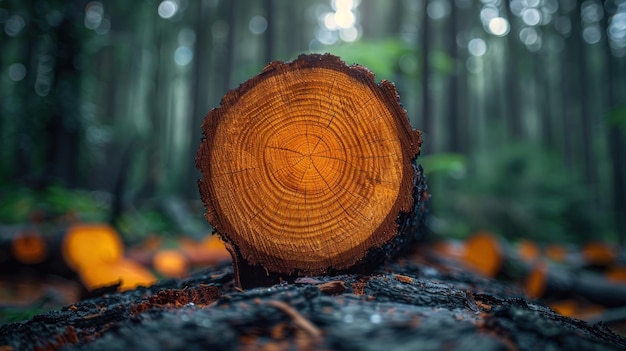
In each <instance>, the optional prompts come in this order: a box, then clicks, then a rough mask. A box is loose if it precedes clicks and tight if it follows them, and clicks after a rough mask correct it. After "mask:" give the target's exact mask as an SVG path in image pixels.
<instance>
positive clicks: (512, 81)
mask: <svg viewBox="0 0 626 351" xmlns="http://www.w3.org/2000/svg"><path fill="white" fill-rule="evenodd" d="M504 4H505V6H506V12H507V16H508V18H509V19H513V18H515V15H514V14H513V12H512V11H511V6H510V3H509V1H505V2H504ZM515 22H516V21H510V26H511V29H510V30H511V32H510V34H509V35H508V40H507V45H508V51H507V57H506V64H507V66H508V67H509V68H508V69H506V70H505V89H506V95H505V96H506V103H507V116H505V118H504V121H505V129H506V130H507V132H508V133H509V135H511V136H512V137H513V138H515V139H519V138H521V137H522V135H523V125H524V124H523V121H522V113H521V111H520V110H521V105H520V94H521V92H520V84H522V81H521V80H520V74H521V73H522V72H520V70H521V69H523V68H521V67H520V62H519V60H518V59H519V57H520V56H521V55H522V52H526V49H525V48H523V47H522V45H523V44H522V42H521V41H520V39H519V37H518V33H519V29H518V28H517V27H515V26H514V24H515Z"/></svg>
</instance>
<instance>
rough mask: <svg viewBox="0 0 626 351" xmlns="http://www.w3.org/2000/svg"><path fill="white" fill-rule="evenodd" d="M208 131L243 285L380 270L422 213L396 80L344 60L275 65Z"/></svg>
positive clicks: (208, 185) (213, 178)
mask: <svg viewBox="0 0 626 351" xmlns="http://www.w3.org/2000/svg"><path fill="white" fill-rule="evenodd" d="M202 131H203V135H204V138H203V140H202V143H201V144H200V148H199V150H198V154H197V158H196V166H197V168H198V169H199V170H200V171H201V172H202V178H201V179H200V180H199V188H200V194H201V198H202V200H203V202H204V204H205V207H206V210H207V213H206V218H207V220H208V221H209V222H210V223H211V224H212V225H213V227H214V228H215V230H216V232H217V233H219V234H220V235H221V236H222V237H223V238H224V240H225V242H226V243H227V247H228V249H229V251H230V252H231V254H232V256H233V261H234V264H235V269H236V271H237V280H238V283H239V285H240V286H244V287H245V286H254V285H258V284H261V285H262V284H271V283H274V282H276V281H277V280H280V279H291V278H293V277H296V276H302V275H313V274H324V273H330V272H339V271H346V270H354V269H358V268H363V267H366V266H370V267H371V266H373V265H374V264H376V263H380V262H381V260H382V259H384V258H385V256H386V255H387V254H388V252H387V251H389V250H390V249H393V248H390V244H391V246H396V244H398V243H399V242H405V241H407V240H406V238H407V237H408V235H409V234H408V233H407V232H410V231H414V230H415V225H408V226H407V225H404V223H406V222H407V221H409V222H411V223H412V224H415V223H413V222H415V220H414V218H415V217H420V218H421V214H423V212H424V211H423V204H421V205H420V208H419V209H417V210H416V208H415V206H416V204H417V203H418V202H420V199H422V198H424V197H426V195H425V185H424V182H423V177H422V176H421V169H419V168H417V167H415V166H414V164H413V161H414V160H415V159H416V157H417V155H418V154H419V152H420V145H421V132H420V131H417V130H413V129H411V126H410V125H409V121H408V118H407V115H406V111H405V110H404V109H403V108H402V106H401V105H400V103H399V98H398V94H397V91H396V89H395V87H394V86H393V84H392V83H390V82H388V81H382V82H381V83H380V84H376V83H375V81H374V75H373V74H372V73H371V72H370V71H368V70H367V69H365V68H363V67H361V66H358V65H353V66H347V65H345V63H344V62H342V61H341V60H340V59H339V58H338V57H335V56H332V55H329V54H325V55H317V54H311V55H301V56H300V57H298V59H297V60H295V61H293V62H287V63H284V62H280V61H277V62H272V63H270V64H269V65H268V66H267V67H265V69H264V70H263V71H262V72H261V73H260V74H259V75H258V76H255V77H254V78H252V79H250V80H249V81H247V82H245V83H243V84H242V85H241V86H239V88H237V89H235V90H232V91H229V92H228V93H227V94H226V95H225V96H224V98H223V99H222V102H221V106H220V107H219V108H216V109H213V110H211V111H210V112H209V114H208V115H207V117H206V118H205V120H204V123H203V124H202ZM418 173H419V174H418ZM418 222H419V221H418Z"/></svg>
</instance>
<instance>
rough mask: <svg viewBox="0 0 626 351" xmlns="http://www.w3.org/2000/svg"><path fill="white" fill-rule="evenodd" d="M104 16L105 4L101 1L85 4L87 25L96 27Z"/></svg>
mask: <svg viewBox="0 0 626 351" xmlns="http://www.w3.org/2000/svg"><path fill="white" fill-rule="evenodd" d="M103 18H104V6H102V3H100V2H99V1H91V2H89V3H88V4H87V6H85V27H86V28H89V29H96V28H98V26H99V25H100V22H102V19H103Z"/></svg>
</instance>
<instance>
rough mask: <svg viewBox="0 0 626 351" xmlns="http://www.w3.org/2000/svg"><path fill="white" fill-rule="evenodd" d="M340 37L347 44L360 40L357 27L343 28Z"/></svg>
mask: <svg viewBox="0 0 626 351" xmlns="http://www.w3.org/2000/svg"><path fill="white" fill-rule="evenodd" d="M339 37H340V38H341V40H343V41H346V42H353V41H355V40H357V39H358V38H359V30H358V29H357V28H356V27H350V28H342V29H341V30H340V31H339Z"/></svg>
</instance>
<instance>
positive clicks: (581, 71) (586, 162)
mask: <svg viewBox="0 0 626 351" xmlns="http://www.w3.org/2000/svg"><path fill="white" fill-rule="evenodd" d="M580 11H581V9H580V6H578V7H577V8H576V9H575V12H574V15H573V16H572V37H573V38H574V41H576V42H577V43H576V45H575V49H576V57H577V58H578V60H579V61H578V70H577V73H578V83H577V86H578V87H579V89H578V94H576V99H578V100H579V101H580V113H581V115H580V122H581V123H580V127H581V133H582V135H581V137H582V145H581V147H579V148H578V149H579V150H581V153H582V156H583V164H582V167H583V169H582V171H583V175H584V177H585V178H584V180H585V183H586V184H587V186H588V187H589V190H590V191H591V194H596V193H597V191H596V189H597V184H596V182H597V177H596V174H595V169H596V167H595V164H594V162H593V158H592V155H593V149H594V147H593V142H592V140H591V135H592V130H593V125H592V123H591V111H590V109H589V94H588V91H587V90H588V89H593V87H591V86H590V81H589V77H588V75H589V59H588V57H587V54H588V51H589V46H587V44H586V43H585V42H584V41H583V39H582V25H581V21H582V19H581V16H580ZM593 198H594V199H595V198H597V196H593Z"/></svg>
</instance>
